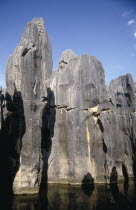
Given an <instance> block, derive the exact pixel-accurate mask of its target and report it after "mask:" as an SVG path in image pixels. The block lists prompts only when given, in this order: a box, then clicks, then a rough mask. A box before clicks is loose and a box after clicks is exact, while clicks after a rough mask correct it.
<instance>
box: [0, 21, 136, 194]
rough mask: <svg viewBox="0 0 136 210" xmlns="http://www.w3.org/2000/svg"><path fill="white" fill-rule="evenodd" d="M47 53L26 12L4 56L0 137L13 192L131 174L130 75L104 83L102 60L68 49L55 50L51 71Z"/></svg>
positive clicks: (135, 105)
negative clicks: (57, 53) (25, 20)
mask: <svg viewBox="0 0 136 210" xmlns="http://www.w3.org/2000/svg"><path fill="white" fill-rule="evenodd" d="M51 51H52V50H51V45H50V40H49V37H48V34H47V32H46V30H45V28H44V21H43V19H42V18H34V19H33V20H32V21H31V22H29V23H28V24H27V26H26V28H25V31H24V33H23V36H22V38H21V42H20V44H19V45H18V46H17V47H16V49H15V51H14V53H13V54H12V55H11V56H10V58H9V60H8V64H7V70H6V84H7V89H6V93H5V94H2V92H1V93H0V94H1V131H0V138H1V141H5V142H7V143H6V144H7V148H8V150H7V157H8V158H7V165H8V174H9V177H10V178H9V180H10V183H11V185H12V186H13V190H14V192H15V193H18V194H19V193H34V192H38V191H39V190H40V189H41V187H42V186H44V185H45V184H46V183H67V184H92V183H111V182H117V181H119V180H128V179H129V178H134V177H135V176H136V172H135V164H136V129H135V128H136V87H135V83H134V81H133V78H132V76H131V75H130V74H127V75H124V76H120V77H119V78H117V79H114V80H112V81H111V83H110V85H109V86H108V87H107V86H106V84H105V78H104V69H103V66H102V64H101V63H100V62H99V61H98V60H97V59H96V58H95V57H94V56H89V55H87V54H84V55H82V56H77V55H76V54H75V53H74V52H73V51H72V50H66V51H64V52H63V53H62V56H61V58H60V60H59V65H58V70H57V71H52V52H51ZM2 97H3V99H2ZM4 113H5V114H4Z"/></svg>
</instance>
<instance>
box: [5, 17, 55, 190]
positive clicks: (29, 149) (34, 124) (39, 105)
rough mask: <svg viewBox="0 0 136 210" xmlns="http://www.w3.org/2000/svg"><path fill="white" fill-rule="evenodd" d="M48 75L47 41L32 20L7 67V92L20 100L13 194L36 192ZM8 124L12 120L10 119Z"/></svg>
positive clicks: (39, 24) (40, 21) (36, 21)
mask: <svg viewBox="0 0 136 210" xmlns="http://www.w3.org/2000/svg"><path fill="white" fill-rule="evenodd" d="M51 73H52V55H51V46H50V41H49V37H48V35H47V32H46V31H45V28H44V22H43V19H42V18H39V19H37V18H34V19H33V20H32V21H31V22H29V23H28V24H27V26H26V28H25V31H24V33H23V36H22V38H21V42H20V44H19V45H18V46H17V48H16V49H15V51H14V53H13V55H11V56H10V58H9V60H8V64H7V72H6V83H7V92H8V93H9V94H10V95H11V96H12V95H13V93H14V91H15V89H16V91H19V92H20V94H21V97H22V102H23V109H24V117H25V131H24V134H23V136H22V139H21V144H22V146H21V148H20V167H19V170H18V172H17V174H16V176H15V179H14V183H13V188H14V192H15V193H25V192H37V191H38V190H39V185H40V182H41V181H40V180H41V176H42V175H41V174H42V152H41V138H42V137H41V127H42V111H43V109H44V107H45V103H43V102H41V101H42V100H43V98H45V97H47V81H48V79H49V78H50V75H51ZM11 121H12V119H11Z"/></svg>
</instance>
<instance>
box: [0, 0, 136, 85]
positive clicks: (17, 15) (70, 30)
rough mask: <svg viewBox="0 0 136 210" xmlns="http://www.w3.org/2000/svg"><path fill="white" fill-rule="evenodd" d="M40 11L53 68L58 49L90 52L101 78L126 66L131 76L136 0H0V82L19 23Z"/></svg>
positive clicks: (135, 62)
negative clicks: (101, 70) (99, 66)
mask: <svg viewBox="0 0 136 210" xmlns="http://www.w3.org/2000/svg"><path fill="white" fill-rule="evenodd" d="M34 17H42V18H43V19H44V21H45V27H46V29H47V31H48V34H49V36H50V40H51V44H52V53H53V64H54V67H53V68H54V69H57V65H58V60H59V58H60V56H61V53H62V51H64V50H66V49H72V50H73V51H74V52H75V53H76V54H77V55H82V54H84V53H87V54H89V55H93V56H96V57H97V58H98V60H100V61H101V62H102V64H103V66H104V69H105V79H106V83H107V84H109V82H110V81H111V80H112V79H114V78H116V77H118V76H120V75H124V74H126V73H128V72H130V73H131V74H132V76H133V78H134V80H135V81H136V0H82V1H81V0H67V1H65V0H0V28H1V29H0V85H3V86H5V70H6V63H7V60H8V57H9V55H10V54H12V53H13V51H14V49H15V47H16V46H17V45H18V44H19V41H20V39H21V35H22V33H23V31H24V28H25V25H26V23H27V22H28V21H31V20H32V19H33V18H34Z"/></svg>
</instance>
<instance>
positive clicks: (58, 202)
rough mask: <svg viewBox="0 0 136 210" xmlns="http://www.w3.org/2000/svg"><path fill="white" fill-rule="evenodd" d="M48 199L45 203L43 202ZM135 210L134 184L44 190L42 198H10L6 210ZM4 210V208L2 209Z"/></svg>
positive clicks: (58, 187) (64, 187)
mask: <svg viewBox="0 0 136 210" xmlns="http://www.w3.org/2000/svg"><path fill="white" fill-rule="evenodd" d="M47 198H48V199H47ZM135 207H136V195H135V193H134V183H133V182H129V184H128V185H127V187H126V186H125V185H124V183H120V184H118V185H116V184H111V185H95V186H93V185H88V186H86V187H85V186H80V187H79V186H78V187H74V186H63V185H52V186H48V193H45V192H44V193H43V194H42V196H40V197H39V196H38V195H33V196H30V195H29V196H28V195H27V196H25V195H24V196H14V198H13V200H12V203H10V206H9V208H6V209H12V210H46V209H49V210H50V209H58V210H61V209H62V210H69V209H72V210H75V209H77V210H81V209H82V210H109V209H112V210H113V209H116V210H118V209H119V210H121V209H123V210H124V209H127V210H133V209H135ZM2 210H4V208H2Z"/></svg>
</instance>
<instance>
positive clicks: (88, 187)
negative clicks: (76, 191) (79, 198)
mask: <svg viewBox="0 0 136 210" xmlns="http://www.w3.org/2000/svg"><path fill="white" fill-rule="evenodd" d="M82 190H83V191H84V193H85V194H86V195H88V196H89V197H90V196H91V195H92V193H93V191H94V179H93V177H92V175H91V174H90V173H87V174H86V175H85V176H84V178H83V180H82Z"/></svg>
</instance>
